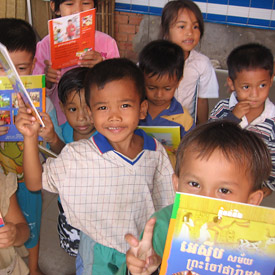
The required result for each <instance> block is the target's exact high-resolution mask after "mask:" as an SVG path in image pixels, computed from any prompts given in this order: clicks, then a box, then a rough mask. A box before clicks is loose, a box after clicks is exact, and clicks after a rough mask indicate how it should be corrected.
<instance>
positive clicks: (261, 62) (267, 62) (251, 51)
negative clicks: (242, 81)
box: [227, 43, 274, 81]
mask: <svg viewBox="0 0 275 275" xmlns="http://www.w3.org/2000/svg"><path fill="white" fill-rule="evenodd" d="M227 68H228V75H229V77H230V78H231V80H232V81H234V80H235V79H236V77H237V73H239V72H241V71H242V70H254V69H264V70H267V71H269V74H270V76H272V75H273V69H274V60H273V55H272V52H271V51H270V50H269V49H268V48H266V47H265V46H263V45H261V44H257V43H249V44H245V45H241V46H239V47H237V48H235V49H234V50H233V51H232V52H231V53H230V54H229V56H228V58H227Z"/></svg>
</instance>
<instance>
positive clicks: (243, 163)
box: [175, 120, 272, 191]
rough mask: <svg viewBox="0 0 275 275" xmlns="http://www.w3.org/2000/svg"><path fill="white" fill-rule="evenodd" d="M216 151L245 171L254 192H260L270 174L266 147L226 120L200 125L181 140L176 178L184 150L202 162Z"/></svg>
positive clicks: (260, 141) (269, 162)
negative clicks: (250, 180) (251, 181)
mask: <svg viewBox="0 0 275 275" xmlns="http://www.w3.org/2000/svg"><path fill="white" fill-rule="evenodd" d="M216 149H217V150H219V151H221V152H222V153H223V155H224V157H225V158H226V159H227V160H229V161H233V162H235V163H236V165H238V166H239V167H242V169H246V171H247V172H248V173H249V174H250V175H251V178H252V180H253V184H254V185H253V187H252V189H253V191H256V190H258V189H261V187H262V183H263V182H264V181H265V180H267V179H268V177H269V175H270V172H271V165H272V164H271V157H270V154H269V150H268V148H267V146H266V145H265V143H264V142H263V140H262V139H261V138H260V137H258V136H257V134H255V133H254V132H251V131H248V130H246V129H242V128H241V127H239V126H238V125H237V124H235V123H232V122H229V121H226V120H216V121H213V122H208V123H205V124H202V125H199V126H197V127H196V128H194V129H193V130H191V131H190V132H188V133H187V134H186V135H185V136H184V137H183V139H182V141H181V143H180V145H179V147H178V150H177V160H176V168H175V173H176V175H177V176H178V177H179V176H180V170H181V169H182V163H183V157H184V154H185V152H186V151H187V150H191V152H192V153H194V155H196V156H197V158H201V159H203V158H209V157H210V156H211V154H212V153H213V152H214V151H215V150H216ZM187 161H188V160H187ZM217 169H219V167H217Z"/></svg>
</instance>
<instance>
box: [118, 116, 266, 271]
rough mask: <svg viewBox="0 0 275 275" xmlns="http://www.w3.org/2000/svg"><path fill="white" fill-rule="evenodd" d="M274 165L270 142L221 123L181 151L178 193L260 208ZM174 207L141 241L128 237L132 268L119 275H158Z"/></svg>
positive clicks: (198, 132)
mask: <svg viewBox="0 0 275 275" xmlns="http://www.w3.org/2000/svg"><path fill="white" fill-rule="evenodd" d="M270 169H271V160H270V154H269V152H268V149H267V148H266V146H265V144H264V142H263V141H262V140H261V139H260V138H258V137H257V135H256V134H255V133H253V132H250V131H247V130H244V129H241V128H240V127H238V126H237V125H236V124H235V123H231V122H227V121H215V122H210V123H207V124H203V125H200V126H197V127H196V128H195V129H193V130H192V131H191V132H190V133H188V134H187V135H186V136H185V137H184V138H183V140H182V142H181V144H180V146H179V148H178V151H177V163H176V169H175V174H174V175H173V184H174V187H175V190H176V191H179V192H184V193H189V194H196V195H201V196H207V197H212V198H218V199H224V200H231V201H236V202H242V203H248V204H254V205H259V204H260V203H261V201H262V199H263V191H262V189H261V185H262V182H263V181H264V180H266V179H267V178H268V176H269V173H270ZM172 209H173V205H169V206H167V207H165V208H163V209H161V210H160V211H158V212H156V213H155V214H154V215H153V218H151V219H150V220H149V221H148V222H147V224H146V226H145V229H144V233H143V236H142V238H141V240H140V241H139V240H138V239H137V238H135V237H134V236H133V235H131V234H127V235H126V236H125V239H126V241H127V242H128V243H129V245H130V247H131V248H130V249H129V250H128V251H127V253H126V263H127V267H128V270H129V271H126V269H127V268H126V265H124V266H122V267H121V269H120V271H119V274H130V273H128V272H131V274H143V275H147V274H158V272H159V267H160V264H161V260H162V256H163V251H164V246H165V242H166V235H167V231H168V226H169V221H170V218H171V213H172Z"/></svg>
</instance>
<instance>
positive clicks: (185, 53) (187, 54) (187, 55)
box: [183, 51, 190, 61]
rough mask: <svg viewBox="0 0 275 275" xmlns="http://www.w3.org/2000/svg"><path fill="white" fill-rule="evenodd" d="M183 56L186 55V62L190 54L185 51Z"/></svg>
mask: <svg viewBox="0 0 275 275" xmlns="http://www.w3.org/2000/svg"><path fill="white" fill-rule="evenodd" d="M183 54H184V61H185V60H186V59H187V58H188V57H189V55H190V52H188V51H184V52H183Z"/></svg>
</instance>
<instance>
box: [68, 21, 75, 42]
mask: <svg viewBox="0 0 275 275" xmlns="http://www.w3.org/2000/svg"><path fill="white" fill-rule="evenodd" d="M75 31H76V28H75V25H74V24H73V21H72V20H71V19H69V20H68V26H67V28H66V32H67V38H68V40H71V39H73V38H74V36H75Z"/></svg>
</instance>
